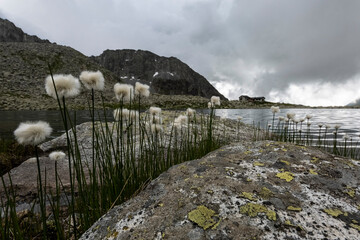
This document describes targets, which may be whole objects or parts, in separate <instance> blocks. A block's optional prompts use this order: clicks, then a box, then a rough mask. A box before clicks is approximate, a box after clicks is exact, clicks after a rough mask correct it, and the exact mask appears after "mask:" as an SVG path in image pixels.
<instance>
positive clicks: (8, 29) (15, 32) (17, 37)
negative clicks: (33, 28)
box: [0, 18, 50, 43]
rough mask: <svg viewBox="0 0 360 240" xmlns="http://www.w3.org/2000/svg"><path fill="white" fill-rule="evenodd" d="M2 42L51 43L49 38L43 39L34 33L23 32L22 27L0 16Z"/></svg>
mask: <svg viewBox="0 0 360 240" xmlns="http://www.w3.org/2000/svg"><path fill="white" fill-rule="evenodd" d="M0 42H38V43H50V41H49V40H43V39H40V38H38V37H37V36H34V35H29V34H26V33H24V32H23V30H21V28H18V27H16V26H15V24H14V23H12V22H10V21H9V20H7V19H2V18H0Z"/></svg>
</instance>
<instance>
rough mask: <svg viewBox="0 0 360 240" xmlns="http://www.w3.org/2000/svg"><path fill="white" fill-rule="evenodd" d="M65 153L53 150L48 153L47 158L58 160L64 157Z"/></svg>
mask: <svg viewBox="0 0 360 240" xmlns="http://www.w3.org/2000/svg"><path fill="white" fill-rule="evenodd" d="M65 156H66V154H65V153H64V152H62V151H54V152H51V153H50V154H49V158H50V160H52V161H59V160H63V159H65Z"/></svg>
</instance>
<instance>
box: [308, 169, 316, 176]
mask: <svg viewBox="0 0 360 240" xmlns="http://www.w3.org/2000/svg"><path fill="white" fill-rule="evenodd" d="M309 173H310V174H312V175H318V173H317V172H315V170H314V169H310V170H309Z"/></svg>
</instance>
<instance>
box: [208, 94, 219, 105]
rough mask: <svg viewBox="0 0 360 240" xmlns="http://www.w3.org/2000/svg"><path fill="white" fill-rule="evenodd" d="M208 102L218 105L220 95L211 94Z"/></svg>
mask: <svg viewBox="0 0 360 240" xmlns="http://www.w3.org/2000/svg"><path fill="white" fill-rule="evenodd" d="M210 102H211V103H212V105H213V106H215V105H218V106H220V97H218V96H212V97H211V99H210Z"/></svg>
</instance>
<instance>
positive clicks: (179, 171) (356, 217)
mask: <svg viewBox="0 0 360 240" xmlns="http://www.w3.org/2000/svg"><path fill="white" fill-rule="evenodd" d="M359 173H360V162H359V161H355V160H351V159H347V158H342V157H336V156H333V155H331V154H328V153H325V152H323V151H321V150H318V149H316V148H312V147H303V146H297V145H294V144H289V143H281V142H272V141H259V142H252V141H241V142H238V143H233V144H231V145H228V146H225V147H222V148H221V149H219V150H216V151H214V152H212V153H209V154H208V155H207V156H205V157H203V158H202V159H198V160H193V161H190V162H186V163H183V164H180V165H176V166H174V167H172V168H170V169H169V170H168V171H167V172H165V173H163V174H161V175H160V176H159V177H158V178H157V179H155V180H153V181H152V182H151V183H150V184H149V185H148V186H147V188H146V189H145V190H144V191H142V192H141V193H140V194H139V195H138V196H136V197H134V198H133V199H131V200H129V201H127V202H125V203H124V204H122V205H120V206H116V207H115V208H114V209H112V210H110V211H109V212H108V213H107V214H106V215H104V216H103V217H102V218H101V219H99V220H98V221H97V222H96V223H95V224H94V225H93V226H92V227H91V228H90V229H89V230H88V231H87V232H86V233H85V234H84V235H83V236H82V238H81V239H359V238H360V187H359V183H360V174H359Z"/></svg>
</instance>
